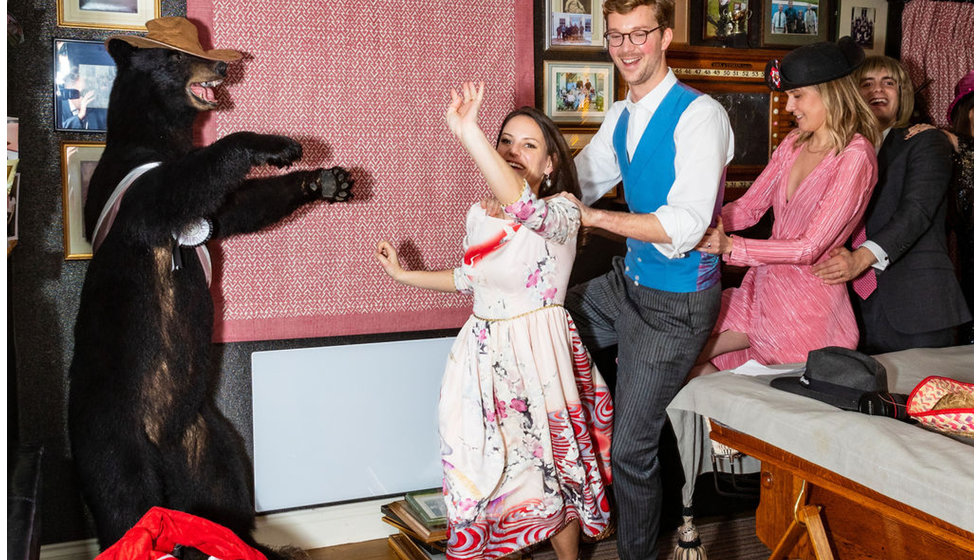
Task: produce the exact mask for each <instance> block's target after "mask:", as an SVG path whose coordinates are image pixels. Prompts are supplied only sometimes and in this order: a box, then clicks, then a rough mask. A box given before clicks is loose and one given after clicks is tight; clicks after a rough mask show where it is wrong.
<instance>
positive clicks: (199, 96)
mask: <svg viewBox="0 0 980 560" xmlns="http://www.w3.org/2000/svg"><path fill="white" fill-rule="evenodd" d="M221 82H222V80H214V81H211V82H194V83H192V84H190V85H189V86H187V93H189V94H190V95H191V97H193V98H194V99H195V100H196V101H198V102H200V103H201V104H202V105H205V106H207V107H217V106H218V102H217V101H216V100H215V98H214V89H213V88H216V87H218V86H219V85H221Z"/></svg>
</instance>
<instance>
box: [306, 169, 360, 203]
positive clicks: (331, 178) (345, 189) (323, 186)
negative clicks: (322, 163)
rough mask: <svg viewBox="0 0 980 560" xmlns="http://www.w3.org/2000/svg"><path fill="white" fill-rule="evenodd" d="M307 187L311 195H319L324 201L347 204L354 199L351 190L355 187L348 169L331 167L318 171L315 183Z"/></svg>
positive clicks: (314, 179) (308, 184)
mask: <svg viewBox="0 0 980 560" xmlns="http://www.w3.org/2000/svg"><path fill="white" fill-rule="evenodd" d="M305 186H306V188H308V189H309V190H310V192H311V193H313V194H319V195H320V198H321V199H323V200H327V201H329V202H346V201H348V200H350V199H351V197H352V193H351V188H352V187H353V186H354V181H353V179H351V176H350V173H348V172H347V170H346V169H344V168H342V167H331V168H330V169H321V170H320V171H318V172H317V173H316V175H315V177H314V178H313V181H312V182H310V183H307V184H306V185H305Z"/></svg>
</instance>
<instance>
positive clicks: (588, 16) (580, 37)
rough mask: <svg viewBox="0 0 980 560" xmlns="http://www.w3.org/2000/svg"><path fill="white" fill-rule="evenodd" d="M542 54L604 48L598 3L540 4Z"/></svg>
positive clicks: (548, 0)
mask: <svg viewBox="0 0 980 560" xmlns="http://www.w3.org/2000/svg"><path fill="white" fill-rule="evenodd" d="M544 2H545V18H544V20H545V25H546V26H547V28H546V29H545V33H544V36H545V43H544V48H545V50H551V49H564V48H584V49H595V50H602V49H604V48H605V44H604V43H605V39H604V38H603V36H602V34H603V33H604V32H605V27H606V25H605V18H603V17H602V0H544Z"/></svg>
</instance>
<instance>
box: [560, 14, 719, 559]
mask: <svg viewBox="0 0 980 560" xmlns="http://www.w3.org/2000/svg"><path fill="white" fill-rule="evenodd" d="M602 11H603V14H604V16H605V18H606V28H607V30H608V31H607V33H606V34H605V37H606V41H607V44H608V48H609V54H610V56H611V57H612V59H613V62H614V63H615V64H616V67H617V68H618V69H619V71H620V74H621V75H622V77H623V79H624V80H626V83H628V84H629V93H628V95H627V98H626V99H625V100H623V101H618V102H616V103H615V104H614V105H613V106H612V107H611V108H610V110H609V112H608V113H607V115H606V118H605V121H604V122H603V123H602V126H601V127H600V128H599V131H598V132H597V133H596V135H595V136H594V137H593V139H592V141H591V142H590V143H589V144H588V145H587V146H586V147H585V148H584V149H583V150H582V152H581V153H580V154H579V155H578V157H577V158H576V160H575V163H576V167H577V169H578V175H579V180H580V183H581V187H582V198H583V200H582V202H580V203H579V207H580V210H581V212H582V225H583V226H590V227H598V228H602V229H605V230H607V231H610V232H613V233H616V234H619V235H622V236H624V237H626V238H627V255H626V257H625V259H624V258H620V257H617V258H616V259H614V261H613V270H612V271H610V272H609V273H607V274H606V275H604V276H600V277H598V278H594V279H592V280H589V281H588V282H585V283H584V284H581V285H578V286H576V287H574V288H573V289H572V290H570V292H569V294H568V296H567V297H566V300H565V306H566V307H567V308H568V310H569V312H570V313H571V314H572V316H573V318H574V319H575V324H576V325H577V326H578V329H579V331H580V332H581V334H582V337H583V339H584V340H585V342H586V344H587V345H588V346H589V348H590V350H592V351H593V352H595V351H597V350H599V349H602V348H606V347H609V346H611V345H614V344H618V345H619V346H618V356H617V363H618V370H617V374H616V392H615V420H614V424H615V433H614V435H613V442H612V463H613V489H614V491H615V498H616V503H617V506H618V511H619V519H618V528H617V533H618V549H619V557H620V558H622V559H624V560H633V559H654V558H656V557H657V546H656V543H657V535H658V532H659V529H660V508H661V488H660V463H659V460H658V458H657V452H658V448H659V441H660V433H661V430H662V428H663V424H664V419H665V416H666V407H667V403H669V402H670V400H671V399H672V398H673V397H674V395H675V394H676V393H677V391H679V390H680V387H681V385H682V384H683V382H684V379H685V377H686V376H687V374H688V372H689V371H690V369H691V367H692V366H693V365H694V361H695V359H696V358H697V356H698V353H699V352H700V351H701V348H702V346H703V345H704V343H705V341H706V340H707V339H708V336H709V334H710V333H711V329H712V327H713V326H714V323H715V319H716V317H717V315H718V309H719V305H720V295H721V287H720V279H721V266H720V262H719V260H718V258H717V257H716V256H713V255H708V254H703V253H699V252H696V251H694V247H695V246H696V245H697V243H698V242H699V241H700V240H701V238H702V236H703V234H704V232H705V229H706V228H707V227H708V226H710V225H714V223H715V220H716V219H717V216H718V215H719V214H720V212H721V203H722V194H723V185H724V170H725V166H726V165H727V164H728V162H729V161H731V158H732V155H733V145H734V135H733V133H732V129H731V126H730V125H729V122H728V115H727V114H726V113H725V110H724V109H723V108H722V107H721V105H720V104H719V103H718V102H716V101H715V100H713V99H711V97H709V96H707V95H702V94H700V93H699V92H696V91H694V90H691V89H690V88H688V87H687V86H684V85H682V84H680V83H679V82H678V81H677V78H676V77H675V76H674V73H673V72H672V71H671V70H670V69H669V68H668V67H667V63H666V60H665V58H664V52H665V51H666V50H667V47H668V45H670V41H671V39H672V38H673V31H672V30H671V28H670V27H669V22H670V20H671V17H672V15H673V11H674V3H673V0H606V1H605V3H604V5H603V10H602ZM620 181H622V182H623V187H624V191H625V195H626V201H627V203H628V204H629V211H628V212H616V211H608V210H600V209H593V208H590V207H589V206H586V205H588V204H592V203H593V202H595V201H596V200H598V199H599V198H600V197H601V196H602V195H603V194H604V193H605V192H607V191H609V190H610V189H612V188H613V187H614V186H615V185H616V184H617V183H619V182H620ZM568 196H569V197H570V198H573V199H574V197H571V195H568ZM583 203H584V204H583Z"/></svg>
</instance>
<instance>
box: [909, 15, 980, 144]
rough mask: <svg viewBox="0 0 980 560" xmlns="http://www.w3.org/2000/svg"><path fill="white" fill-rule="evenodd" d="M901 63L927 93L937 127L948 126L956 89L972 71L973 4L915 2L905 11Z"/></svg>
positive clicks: (929, 109)
mask: <svg viewBox="0 0 980 560" xmlns="http://www.w3.org/2000/svg"><path fill="white" fill-rule="evenodd" d="M902 62H904V63H905V66H906V67H907V68H908V69H909V76H910V77H911V78H912V84H913V85H914V86H915V87H916V88H918V87H920V86H922V84H924V83H926V82H930V83H929V86H928V87H927V88H926V90H925V91H924V97H925V99H926V109H927V112H928V114H929V117H931V118H932V122H933V124H935V125H936V126H946V125H947V124H949V123H948V121H947V118H946V111H947V110H948V109H949V104H950V103H952V102H953V88H955V87H956V82H958V81H960V78H962V77H963V76H964V75H965V74H966V73H967V72H969V71H970V70H972V69H973V3H972V2H943V1H937V0H912V1H911V2H909V3H908V4H906V5H905V9H904V10H903V12H902Z"/></svg>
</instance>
